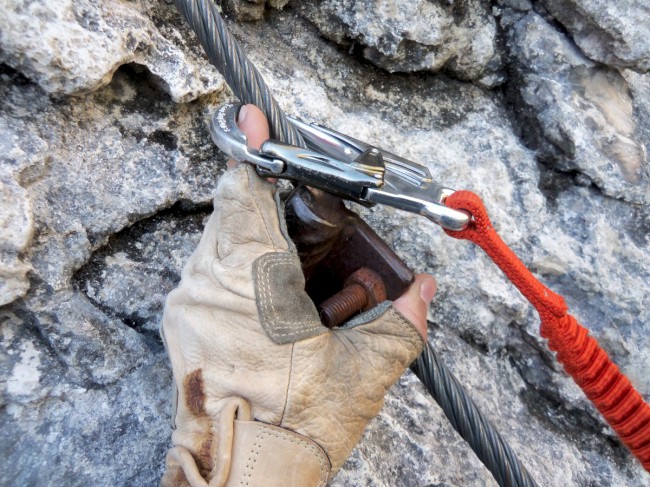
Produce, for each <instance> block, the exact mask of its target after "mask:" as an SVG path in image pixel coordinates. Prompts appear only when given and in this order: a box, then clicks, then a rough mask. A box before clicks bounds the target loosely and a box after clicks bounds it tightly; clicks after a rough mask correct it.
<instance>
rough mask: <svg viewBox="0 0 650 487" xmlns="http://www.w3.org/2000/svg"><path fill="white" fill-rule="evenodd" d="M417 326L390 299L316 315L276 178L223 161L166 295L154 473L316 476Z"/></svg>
mask: <svg viewBox="0 0 650 487" xmlns="http://www.w3.org/2000/svg"><path fill="white" fill-rule="evenodd" d="M244 110H248V112H249V113H250V112H251V109H250V107H249V106H247V107H245V108H244V109H242V112H243V111H244ZM254 116H255V117H259V116H260V115H258V112H257V111H256V112H255V115H254ZM248 117H249V118H250V117H251V115H248ZM239 123H240V127H241V126H242V123H243V121H242V115H241V114H240V117H239ZM242 129H243V127H242ZM266 138H268V135H266ZM250 140H251V137H250V136H249V141H250ZM262 140H265V139H264V138H263V139H262ZM260 142H261V141H260ZM251 145H253V144H252V143H251ZM421 277H422V276H418V280H417V282H416V284H417V285H418V286H420V287H419V288H417V289H415V291H414V292H415V293H416V294H417V293H418V292H419V293H420V294H422V296H423V298H424V299H425V300H426V299H428V300H430V299H431V298H432V297H433V293H434V292H435V281H433V279H432V278H430V277H429V278H428V281H427V282H425V283H424V285H423V284H422V279H421ZM432 282H433V286H434V288H433V291H431V290H430V288H431V283H432ZM427 283H428V285H429V289H428V291H427V289H425V286H426V285H427ZM418 289H419V291H418ZM423 291H424V292H423ZM409 292H410V291H409ZM427 292H428V294H430V296H427V297H424V294H427ZM400 299H401V298H400ZM417 299H420V297H419V295H418V297H417ZM420 301H421V303H422V304H421V306H423V307H424V310H425V312H426V306H427V304H426V303H425V301H423V300H421V299H420ZM406 314H408V313H406ZM420 314H422V310H420ZM422 316H424V315H422ZM411 318H412V317H411ZM419 319H420V321H423V318H419ZM421 333H422V330H420V333H419V332H418V329H416V327H415V326H414V325H413V323H412V322H411V321H409V319H407V317H405V316H404V314H402V313H400V312H399V311H398V310H397V309H396V308H395V306H393V304H392V303H390V302H385V303H383V304H381V305H379V306H377V307H375V308H374V309H372V310H370V311H368V312H366V313H364V314H362V315H360V316H358V317H356V318H355V319H353V320H352V321H350V322H348V323H347V324H345V325H344V326H342V327H340V328H337V329H333V330H330V329H328V328H326V327H324V326H323V325H322V324H321V322H320V320H319V317H318V313H317V311H316V308H315V306H314V304H313V303H312V301H311V300H310V299H309V297H308V296H307V294H306V293H305V291H304V277H303V275H302V272H301V267H300V261H299V259H298V257H297V254H296V251H295V248H294V246H293V244H292V242H291V240H290V239H289V238H288V237H287V231H286V228H285V226H284V217H283V213H282V205H281V203H280V202H279V200H278V197H277V195H276V187H275V185H274V184H273V183H271V182H268V181H266V180H264V179H262V178H260V177H258V176H257V174H256V173H255V170H254V169H253V168H252V166H251V165H249V164H239V165H237V166H236V167H235V168H234V169H229V170H228V171H226V173H225V175H224V176H223V177H222V178H221V180H220V181H219V184H218V186H217V190H216V195H215V200H214V212H213V214H212V216H211V217H210V219H209V221H208V223H207V225H206V228H205V231H204V233H203V236H202V239H201V241H200V243H199V246H198V248H197V249H196V251H195V252H194V254H193V255H192V256H191V258H190V260H189V262H188V263H187V265H186V266H185V268H184V270H183V273H182V279H181V283H180V285H179V286H178V288H177V289H175V290H174V291H172V292H171V293H170V294H169V296H168V298H167V302H166V305H165V311H164V316H163V322H162V327H161V334H162V336H163V340H164V342H165V346H166V348H167V351H168V353H169V356H170V359H171V363H172V369H173V375H174V383H175V390H176V394H175V398H176V399H175V412H174V413H173V418H172V419H173V421H174V423H175V425H174V427H175V430H174V432H173V435H172V441H173V444H174V447H173V448H172V449H171V450H170V451H169V452H168V455H167V465H166V471H165V474H164V477H163V479H162V485H163V486H172V485H173V486H178V485H183V486H186V485H191V486H193V487H196V486H206V485H210V486H217V485H218V486H224V485H225V486H235V485H246V486H262V485H264V486H278V487H279V486H296V487H297V486H300V487H305V486H323V485H325V484H326V483H327V481H328V480H329V479H331V478H332V477H333V476H334V475H335V474H336V472H337V471H338V470H339V468H340V467H341V465H342V464H343V463H344V461H345V460H346V458H347V457H348V455H349V453H350V451H351V450H352V448H353V447H354V446H355V444H356V443H357V442H358V440H359V438H360V436H361V434H362V433H363V430H364V428H365V425H366V423H367V422H368V421H369V420H370V419H371V418H373V417H374V416H375V415H376V414H377V413H378V411H379V409H380V408H381V406H382V404H383V401H384V395H385V393H386V390H387V389H388V388H389V387H390V386H391V385H392V384H394V383H395V382H396V381H397V379H398V378H399V377H400V375H401V374H402V373H403V372H404V370H405V368H406V367H408V366H409V364H410V363H411V362H412V361H413V360H414V359H415V358H416V357H417V355H418V354H419V353H420V351H421V350H422V346H423V338H422V336H421Z"/></svg>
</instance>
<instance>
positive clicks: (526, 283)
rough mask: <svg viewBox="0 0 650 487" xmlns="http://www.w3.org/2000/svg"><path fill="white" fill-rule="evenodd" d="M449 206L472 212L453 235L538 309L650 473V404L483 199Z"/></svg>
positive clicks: (467, 196)
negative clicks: (538, 274) (503, 231)
mask: <svg viewBox="0 0 650 487" xmlns="http://www.w3.org/2000/svg"><path fill="white" fill-rule="evenodd" d="M445 204H446V205H447V206H449V207H450V208H455V209H459V210H466V211H468V212H469V213H471V215H472V217H473V220H472V221H471V223H470V225H469V226H468V227H467V228H466V229H465V230H461V231H451V230H445V231H446V232H447V234H448V235H450V236H452V237H454V238H459V239H463V240H470V241H471V242H474V243H475V244H476V245H478V246H479V247H481V248H482V249H483V250H484V251H485V252H486V253H487V254H488V255H489V256H490V258H491V259H492V260H493V261H494V263H495V264H496V265H497V266H499V268H500V269H501V270H502V271H503V272H504V273H505V275H506V276H507V277H508V279H510V281H511V282H512V283H513V284H514V285H515V286H517V289H519V291H521V293H522V294H523V295H524V297H525V298H526V299H527V300H528V301H530V303H531V304H532V305H533V306H534V307H535V309H536V310H537V312H538V313H539V316H540V318H541V322H542V323H541V327H540V332H541V335H542V337H544V338H547V339H548V346H549V348H550V349H551V350H553V351H554V352H556V353H557V358H558V360H559V361H560V362H561V363H562V365H563V366H564V369H565V370H566V371H567V373H568V374H569V375H570V376H571V377H573V380H575V382H576V383H577V384H578V385H579V386H580V387H581V388H582V390H583V391H584V392H585V394H586V395H587V397H588V398H589V399H590V400H591V401H592V402H593V403H594V405H595V406H596V407H597V408H598V410H599V411H600V412H601V414H602V415H603V416H604V417H605V419H606V420H607V422H608V423H609V424H610V425H611V426H612V428H613V429H614V431H616V433H617V434H618V435H619V437H620V438H621V440H623V443H625V445H627V447H628V448H629V449H630V450H631V451H632V453H633V454H634V455H635V456H636V457H637V458H638V459H639V461H640V462H641V465H643V467H644V468H645V469H646V470H647V471H649V472H650V406H648V404H646V403H645V402H644V400H643V398H642V397H641V394H639V392H638V391H637V390H636V389H635V388H634V386H632V384H631V383H630V381H629V379H628V378H627V377H626V376H625V375H623V373H622V372H621V371H620V370H619V368H618V367H617V366H616V364H614V362H612V360H611V359H610V358H609V356H608V355H607V352H605V350H603V349H602V348H600V346H599V345H598V342H596V340H595V339H594V338H592V337H590V336H589V334H588V333H589V332H588V330H587V329H586V328H584V327H583V326H581V325H580V324H579V323H578V322H577V320H576V319H575V318H574V317H573V316H571V315H570V314H568V308H567V305H566V303H565V302H564V299H563V298H562V296H560V295H558V294H555V293H554V292H553V291H551V290H550V289H549V288H547V287H546V286H544V285H543V284H542V283H541V282H539V281H538V280H537V279H536V278H535V276H533V274H532V273H531V272H530V271H529V270H528V269H527V268H526V266H525V265H524V264H523V263H522V262H521V261H520V260H519V258H518V257H517V256H516V255H515V253H514V252H513V251H512V250H510V248H509V247H508V246H507V245H506V244H505V242H504V241H503V240H501V237H499V235H498V234H497V232H496V231H495V230H494V228H493V227H492V222H490V219H489V218H488V215H487V212H486V210H485V206H484V205H483V202H482V201H481V199H480V198H479V197H478V196H477V195H476V194H474V193H472V192H471V191H457V192H455V193H453V194H452V195H451V196H449V197H448V198H447V199H446V201H445Z"/></svg>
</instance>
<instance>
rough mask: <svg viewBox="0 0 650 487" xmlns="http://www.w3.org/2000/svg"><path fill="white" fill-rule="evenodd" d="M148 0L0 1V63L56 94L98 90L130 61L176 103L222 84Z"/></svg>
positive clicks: (193, 46) (196, 50) (193, 45)
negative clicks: (1, 2)
mask: <svg viewBox="0 0 650 487" xmlns="http://www.w3.org/2000/svg"><path fill="white" fill-rule="evenodd" d="M152 3H156V2H147V1H144V0H138V1H135V2H125V1H121V0H111V1H107V2H95V1H91V0H81V1H77V0H75V1H73V0H62V1H60V2H24V1H20V0H16V1H9V2H4V4H3V15H2V16H0V63H6V64H8V65H10V66H12V67H13V68H15V69H20V71H21V72H23V73H24V74H25V75H26V76H28V77H29V78H30V79H32V80H34V81H36V82H37V83H38V84H39V85H40V86H41V87H42V88H43V89H44V90H46V91H49V92H54V93H64V94H75V93H85V92H89V91H92V90H95V89H97V88H99V87H100V86H103V85H105V84H107V83H108V82H110V80H111V79H112V77H113V74H114V73H115V71H116V70H117V69H118V68H119V67H120V66H122V65H124V64H130V63H136V64H139V65H142V66H145V67H146V68H147V69H148V70H149V72H150V73H151V77H152V79H153V80H154V81H155V82H157V83H159V84H160V85H161V87H162V88H163V89H164V90H165V91H166V92H167V93H169V95H170V96H171V97H172V99H174V100H175V101H179V102H183V101H189V100H193V99H195V98H197V97H199V96H201V95H203V94H206V93H211V92H214V91H216V90H220V89H222V87H223V80H222V78H221V76H219V75H218V73H217V71H216V69H215V68H213V67H212V66H211V65H210V64H207V63H205V62H203V58H202V57H201V52H200V47H198V46H197V45H196V44H197V43H195V42H193V41H192V40H191V39H192V38H190V37H189V36H186V35H180V33H179V31H178V30H172V29H170V28H169V23H168V18H166V17H161V16H160V15H159V14H160V13H161V12H162V13H164V12H165V10H161V9H156V8H154V7H153V6H152ZM183 33H184V34H185V32H183Z"/></svg>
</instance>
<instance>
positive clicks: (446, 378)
mask: <svg viewBox="0 0 650 487" xmlns="http://www.w3.org/2000/svg"><path fill="white" fill-rule="evenodd" d="M411 370H412V371H413V372H414V373H415V375H417V377H418V378H419V379H420V380H421V381H422V383H423V384H424V386H425V387H426V389H427V390H428V391H429V393H430V394H431V396H433V398H434V399H435V400H436V402H437V403H438V404H439V405H440V407H441V408H442V410H443V412H444V413H445V416H446V417H447V419H448V420H449V422H450V423H451V425H452V426H453V428H454V429H455V430H456V431H457V432H458V433H459V434H460V435H461V437H462V438H463V439H464V440H465V441H467V443H468V444H469V445H470V447H471V448H472V450H474V453H476V455H477V456H478V458H479V460H481V462H483V464H484V465H485V466H486V467H487V468H488V470H489V471H490V472H491V473H492V475H493V476H494V479H495V480H496V481H497V483H498V484H499V485H500V486H502V487H536V486H537V484H536V483H535V480H533V478H532V477H531V476H530V474H529V473H528V471H527V470H526V468H525V467H524V466H523V465H522V464H521V463H520V462H519V460H518V459H517V457H516V456H515V454H514V452H513V451H512V449H511V448H510V446H509V445H508V443H507V442H506V441H505V440H504V439H503V437H502V436H501V435H500V434H499V432H498V431H497V430H496V428H495V427H494V426H493V425H492V423H490V422H489V421H488V420H487V418H486V417H485V416H483V413H482V412H481V411H480V410H479V408H478V406H477V405H476V404H475V403H474V401H473V400H472V398H471V397H469V395H468V394H467V392H466V391H465V390H464V389H463V387H462V386H461V384H460V383H459V382H458V380H457V379H456V378H455V377H454V375H453V374H452V373H451V371H450V370H449V369H448V368H447V366H446V365H445V364H444V363H442V361H441V360H440V358H439V357H438V355H437V354H436V352H435V350H434V349H433V347H432V345H431V344H430V343H427V346H426V347H425V348H424V350H423V352H422V353H421V354H420V356H419V357H418V358H417V360H416V361H415V362H414V363H413V365H411Z"/></svg>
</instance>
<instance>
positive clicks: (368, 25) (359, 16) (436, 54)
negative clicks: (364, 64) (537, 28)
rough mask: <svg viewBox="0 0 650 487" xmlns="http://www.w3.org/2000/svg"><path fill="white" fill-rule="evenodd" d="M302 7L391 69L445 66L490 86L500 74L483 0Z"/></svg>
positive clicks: (370, 0)
mask: <svg viewBox="0 0 650 487" xmlns="http://www.w3.org/2000/svg"><path fill="white" fill-rule="evenodd" d="M301 11H302V13H303V14H304V15H306V16H307V17H308V18H309V19H310V20H311V21H312V22H314V24H315V25H316V26H318V28H319V29H320V31H321V32H322V33H323V34H325V35H326V36H327V37H328V38H330V39H332V40H334V41H335V42H338V43H340V44H345V45H349V46H352V45H354V44H356V43H358V44H359V45H360V46H361V52H362V54H363V56H364V57H365V58H366V59H368V60H370V61H371V62H373V63H374V64H376V65H378V66H380V67H382V68H384V69H387V70H388V71H390V72H412V71H440V70H442V69H444V70H447V71H449V72H450V73H452V75H453V76H456V77H458V78H460V79H465V80H470V81H479V80H480V81H482V82H483V83H484V84H486V85H488V86H492V85H495V84H498V82H499V81H500V80H501V78H500V76H499V75H498V73H499V68H500V67H501V62H500V61H501V59H500V56H499V54H500V53H499V52H498V50H497V46H496V43H497V41H496V34H497V32H496V31H497V29H496V23H495V21H494V18H493V17H492V15H490V13H489V7H488V6H487V4H485V2H480V1H478V0H476V1H475V0H470V1H468V2H453V1H450V2H429V1H426V0H418V1H413V2H392V1H375V0H364V1H360V2H357V1H351V0H347V1H346V0H343V1H341V0H328V1H324V2H322V1H307V2H301Z"/></svg>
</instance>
